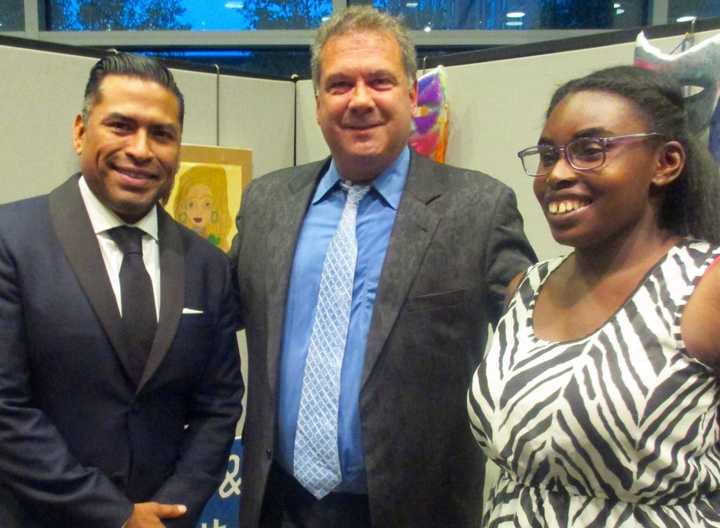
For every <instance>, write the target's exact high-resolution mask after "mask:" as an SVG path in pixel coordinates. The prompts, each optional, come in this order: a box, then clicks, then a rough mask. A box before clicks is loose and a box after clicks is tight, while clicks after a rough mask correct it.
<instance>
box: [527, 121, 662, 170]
mask: <svg viewBox="0 0 720 528" xmlns="http://www.w3.org/2000/svg"><path fill="white" fill-rule="evenodd" d="M653 137H662V134H659V133H657V132H645V133H640V134H627V135H625V136H611V137H579V138H577V139H573V140H572V141H571V142H570V143H568V144H567V145H563V146H559V147H556V146H554V145H536V146H534V147H528V148H526V149H522V150H521V151H520V152H518V154H517V155H518V158H520V161H521V162H522V165H523V169H525V172H526V173H527V175H528V176H532V177H533V178H534V177H536V176H546V175H547V174H548V173H549V172H550V171H551V170H552V168H553V167H554V166H555V164H556V163H557V162H558V161H559V160H560V156H563V157H564V158H565V160H566V161H567V162H568V163H569V164H570V166H571V167H572V168H574V169H576V170H581V171H582V170H592V169H599V168H600V167H602V166H603V165H604V164H605V159H606V157H607V151H608V149H609V148H610V147H611V146H612V145H616V144H620V143H632V142H634V141H643V140H645V139H648V138H653Z"/></svg>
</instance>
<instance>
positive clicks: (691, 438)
mask: <svg viewBox="0 0 720 528" xmlns="http://www.w3.org/2000/svg"><path fill="white" fill-rule="evenodd" d="M718 255H720V248H717V247H711V246H710V245H709V244H707V243H704V242H698V241H690V240H682V241H680V242H679V243H678V244H677V245H675V246H674V247H673V248H672V249H671V250H670V251H669V252H668V254H667V255H666V256H665V257H664V259H663V260H661V261H660V262H659V263H658V264H657V265H656V266H655V267H654V268H653V269H652V270H651V271H650V272H649V273H648V274H647V276H646V277H645V278H644V279H643V281H642V282H641V283H640V285H639V286H638V287H637V289H636V290H635V292H634V293H633V294H632V296H631V297H630V298H629V300H628V301H627V302H626V303H625V304H624V305H623V306H622V307H621V308H620V309H619V310H618V311H617V312H616V313H615V314H614V315H613V316H612V317H611V318H610V319H609V320H608V321H607V322H606V323H605V324H604V325H603V326H602V327H601V328H599V329H598V330H596V331H595V332H593V333H592V334H591V335H589V336H587V337H584V338H582V339H577V340H573V341H568V342H549V341H544V340H542V339H539V338H538V337H537V336H535V335H534V333H533V325H532V318H533V308H534V306H535V300H536V298H537V294H538V291H539V290H540V288H541V287H542V285H543V283H544V282H545V280H547V278H548V276H549V275H550V274H551V273H552V271H553V270H554V269H555V268H557V267H558V265H559V264H560V262H561V259H556V260H552V261H546V262H542V263H540V264H537V265H535V266H533V267H531V268H530V270H529V271H528V273H527V276H526V278H525V280H524V281H523V282H522V284H521V285H520V287H519V288H518V291H517V293H516V295H515V297H514V298H513V299H512V301H511V303H510V305H509V306H508V309H507V311H506V314H505V316H504V317H503V318H502V320H501V321H500V324H499V325H498V328H497V331H496V333H495V336H494V339H493V343H492V346H491V347H490V349H489V350H488V352H487V355H486V357H485V359H484V361H483V362H482V363H481V364H480V366H479V367H478V369H477V371H476V373H475V375H474V377H473V381H472V385H471V387H470V390H469V392H468V411H469V414H470V422H471V428H472V432H473V434H474V435H475V438H476V439H477V441H478V443H479V444H480V446H481V448H482V449H483V450H484V451H485V453H486V455H487V456H488V457H489V458H490V459H492V460H493V461H494V462H496V463H497V464H498V465H499V466H500V477H499V479H498V481H497V483H496V485H495V487H494V489H493V490H492V493H491V497H490V500H489V502H488V504H486V506H485V513H484V517H483V526H489V527H506V526H507V527H511V526H512V527H515V526H532V527H535V526H537V527H564V526H572V527H574V528H576V527H577V528H579V527H609V526H613V527H639V526H642V527H654V526H660V527H667V526H673V527H675V526H677V527H691V526H692V527H697V526H717V527H720V446H719V445H718V440H719V439H720V431H719V427H718V403H720V384H719V382H718V379H717V378H716V377H715V376H714V374H713V372H712V371H711V369H710V368H709V367H707V366H706V365H704V364H702V363H701V362H699V361H697V360H696V359H693V358H692V357H690V356H688V355H687V353H686V351H685V347H684V344H683V341H682V338H681V335H680V321H681V315H682V312H683V308H684V307H685V305H686V303H687V300H688V298H689V297H690V294H691V293H692V291H693V289H694V287H695V285H696V284H697V282H698V281H699V279H700V277H701V276H702V274H703V273H704V271H705V270H706V269H707V267H708V266H709V265H710V263H711V262H712V261H713V260H714V259H715V258H717V256H718ZM718 323H719V324H720V321H719V322H718Z"/></svg>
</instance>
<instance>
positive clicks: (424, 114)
mask: <svg viewBox="0 0 720 528" xmlns="http://www.w3.org/2000/svg"><path fill="white" fill-rule="evenodd" d="M417 83H418V85H417V86H418V88H417V108H416V111H415V116H414V117H413V122H414V129H413V133H412V135H411V136H410V146H411V147H412V148H413V149H414V150H415V151H416V152H417V153H418V154H422V155H423V156H427V157H428V158H431V159H434V160H435V161H438V162H440V163H442V162H444V161H445V153H446V151H447V142H448V126H449V122H450V121H449V110H448V100H447V74H446V73H445V69H444V68H443V67H442V66H438V67H437V68H434V69H432V70H431V71H429V72H428V73H426V74H424V75H422V76H421V77H419V78H418V81H417Z"/></svg>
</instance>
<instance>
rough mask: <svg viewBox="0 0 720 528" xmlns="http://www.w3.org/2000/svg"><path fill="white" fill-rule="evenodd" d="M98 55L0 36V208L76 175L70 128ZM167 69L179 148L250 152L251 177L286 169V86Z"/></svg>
mask: <svg viewBox="0 0 720 528" xmlns="http://www.w3.org/2000/svg"><path fill="white" fill-rule="evenodd" d="M100 53H101V52H100V51H97V50H96V51H94V52H93V51H90V52H88V51H84V50H80V49H79V48H71V47H66V46H57V45H48V44H43V43H36V42H30V41H24V40H21V39H14V38H10V37H2V36H0V64H1V65H2V71H3V74H2V75H3V78H2V80H0V100H1V101H2V104H1V105H0V123H2V141H0V160H2V165H3V168H2V172H1V173H0V203H6V202H10V201H12V200H17V199H20V198H25V197H28V196H32V195H35V194H41V193H46V192H48V191H49V190H50V189H52V188H53V187H55V186H56V185H58V184H59V183H60V182H62V181H63V180H65V179H66V178H67V177H68V176H70V174H72V173H74V172H76V171H77V170H78V163H77V158H76V156H75V153H74V151H73V149H72V143H71V131H72V123H73V119H74V117H75V115H76V114H77V113H78V112H79V110H80V108H81V106H82V94H83V89H84V87H85V83H86V81H87V76H88V73H89V71H90V68H91V67H92V65H93V64H94V63H95V62H96V61H97V58H98V57H99V56H100ZM172 64H173V65H174V64H175V63H172ZM172 70H173V74H174V75H175V77H176V80H177V83H178V85H179V86H180V90H181V91H182V92H183V94H184V96H185V103H186V113H185V127H184V131H183V143H193V144H202V145H221V146H229V147H238V148H247V149H251V150H252V153H253V167H254V170H253V176H256V175H258V174H264V173H265V172H268V171H270V170H273V169H276V168H279V167H283V166H289V165H292V164H293V140H294V131H293V128H294V115H295V112H294V90H295V87H294V85H293V83H292V82H290V81H285V80H273V79H259V78H251V77H245V76H237V75H232V74H220V75H219V76H218V75H217V74H216V73H214V72H212V71H209V69H203V68H202V67H200V68H198V69H197V70H195V69H189V68H188V67H181V68H180V67H173V68H172Z"/></svg>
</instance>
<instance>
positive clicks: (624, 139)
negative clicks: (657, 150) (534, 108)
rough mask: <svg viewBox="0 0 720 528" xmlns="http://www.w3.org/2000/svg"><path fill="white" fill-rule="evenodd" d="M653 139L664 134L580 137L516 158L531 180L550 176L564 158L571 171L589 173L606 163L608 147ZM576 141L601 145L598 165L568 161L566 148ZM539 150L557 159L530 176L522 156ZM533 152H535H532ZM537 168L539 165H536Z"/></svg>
mask: <svg viewBox="0 0 720 528" xmlns="http://www.w3.org/2000/svg"><path fill="white" fill-rule="evenodd" d="M653 137H662V138H664V137H666V136H665V135H664V134H661V133H659V132H639V133H636V134H624V135H621V136H607V137H595V136H581V137H577V138H575V139H573V140H572V141H570V142H568V143H566V144H565V145H560V146H555V145H533V146H532V147H527V148H524V149H522V150H521V151H519V152H518V153H517V157H518V158H520V164H521V165H522V167H523V170H524V171H525V174H527V175H528V176H530V177H531V178H540V177H543V176H547V175H548V174H550V171H551V170H552V168H553V167H554V166H555V165H556V164H557V162H558V161H560V158H561V157H563V158H565V161H566V162H567V163H568V165H570V166H571V167H572V168H573V169H575V170H577V171H589V170H595V169H599V168H600V167H602V166H603V165H605V162H606V161H607V152H608V147H609V146H612V145H614V144H622V143H632V142H633V141H642V140H645V139H650V138H653ZM578 141H597V142H598V143H600V144H601V145H602V160H601V161H600V163H598V164H597V165H596V166H593V167H578V166H576V165H575V164H574V163H573V161H572V160H571V159H570V158H571V157H570V155H569V154H568V147H569V146H570V145H572V144H573V143H576V142H578ZM541 148H549V149H552V150H553V151H554V152H555V153H556V154H557V159H556V160H555V162H554V163H553V164H552V165H549V166H548V168H547V172H543V173H539V174H535V173H533V174H530V171H529V170H528V169H527V167H526V166H525V159H524V156H525V155H526V154H528V153H529V154H533V155H535V154H538V155H539V154H540V149H541ZM533 150H535V152H532V151H533ZM538 166H539V165H538ZM536 170H537V169H536Z"/></svg>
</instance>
